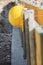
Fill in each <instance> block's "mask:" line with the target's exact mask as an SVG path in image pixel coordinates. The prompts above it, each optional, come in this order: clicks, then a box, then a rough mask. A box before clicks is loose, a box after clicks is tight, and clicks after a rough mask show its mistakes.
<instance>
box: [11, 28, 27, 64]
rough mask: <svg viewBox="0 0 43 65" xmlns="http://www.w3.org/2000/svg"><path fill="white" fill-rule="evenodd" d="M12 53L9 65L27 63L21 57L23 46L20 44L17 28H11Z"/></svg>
mask: <svg viewBox="0 0 43 65" xmlns="http://www.w3.org/2000/svg"><path fill="white" fill-rule="evenodd" d="M12 35H13V36H12V49H11V52H12V55H11V65H27V61H26V60H24V59H23V48H22V45H21V37H20V31H19V29H17V28H13V33H12Z"/></svg>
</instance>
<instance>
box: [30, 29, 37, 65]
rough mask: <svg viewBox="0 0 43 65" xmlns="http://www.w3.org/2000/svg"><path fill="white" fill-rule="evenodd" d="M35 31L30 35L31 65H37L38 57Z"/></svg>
mask: <svg viewBox="0 0 43 65" xmlns="http://www.w3.org/2000/svg"><path fill="white" fill-rule="evenodd" d="M34 33H35V32H34V30H32V31H31V32H30V33H29V41H30V58H31V65H36V57H35V52H36V49H35V48H36V47H35V35H34Z"/></svg>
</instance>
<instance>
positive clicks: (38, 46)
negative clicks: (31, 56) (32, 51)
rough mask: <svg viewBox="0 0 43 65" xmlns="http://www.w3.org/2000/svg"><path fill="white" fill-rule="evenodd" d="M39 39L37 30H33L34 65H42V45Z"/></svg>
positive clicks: (40, 36) (39, 35)
mask: <svg viewBox="0 0 43 65" xmlns="http://www.w3.org/2000/svg"><path fill="white" fill-rule="evenodd" d="M40 31H41V30H40ZM41 38H42V35H41V34H40V33H39V32H38V31H37V30H35V39H36V63H37V65H43V64H42V61H43V59H42V57H43V55H42V54H41V52H42V51H41V50H42V48H41V47H42V46H43V45H42V43H43V42H42V40H41ZM42 39H43V38H42ZM41 56H42V57H41Z"/></svg>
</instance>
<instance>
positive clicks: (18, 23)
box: [8, 5, 24, 28]
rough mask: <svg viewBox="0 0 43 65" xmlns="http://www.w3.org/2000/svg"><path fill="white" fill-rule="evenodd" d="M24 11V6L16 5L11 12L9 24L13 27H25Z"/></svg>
mask: <svg viewBox="0 0 43 65" xmlns="http://www.w3.org/2000/svg"><path fill="white" fill-rule="evenodd" d="M23 9H24V7H23V6H22V5H16V6H14V7H12V8H11V9H10V11H9V16H8V17H9V22H10V24H11V25H12V26H15V27H19V28H22V27H23Z"/></svg>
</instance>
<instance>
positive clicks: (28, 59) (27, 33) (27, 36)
mask: <svg viewBox="0 0 43 65" xmlns="http://www.w3.org/2000/svg"><path fill="white" fill-rule="evenodd" d="M24 24H25V37H26V51H27V65H31V59H30V42H29V28H28V19H27V20H25V22H24Z"/></svg>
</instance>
